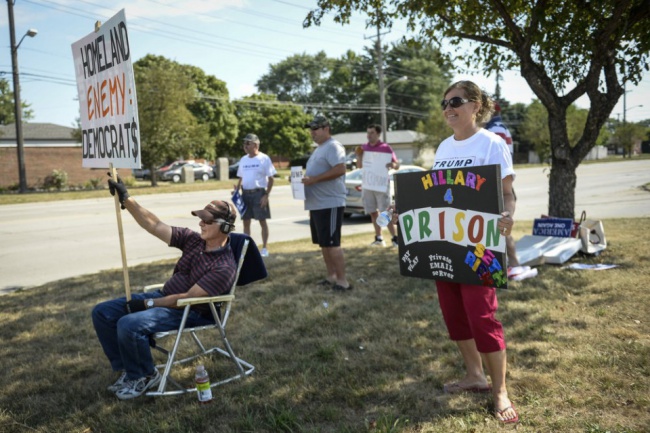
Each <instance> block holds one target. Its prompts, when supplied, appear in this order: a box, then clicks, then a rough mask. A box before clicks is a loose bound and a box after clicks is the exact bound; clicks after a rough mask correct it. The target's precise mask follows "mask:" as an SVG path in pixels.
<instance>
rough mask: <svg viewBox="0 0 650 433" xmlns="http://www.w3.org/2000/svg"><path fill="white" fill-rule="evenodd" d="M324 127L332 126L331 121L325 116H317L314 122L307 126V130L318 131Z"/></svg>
mask: <svg viewBox="0 0 650 433" xmlns="http://www.w3.org/2000/svg"><path fill="white" fill-rule="evenodd" d="M324 126H330V121H329V120H327V117H325V116H316V117H314V120H312V121H311V122H309V123H307V124H305V128H310V129H316V128H322V127H324Z"/></svg>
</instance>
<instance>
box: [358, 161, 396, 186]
mask: <svg viewBox="0 0 650 433" xmlns="http://www.w3.org/2000/svg"><path fill="white" fill-rule="evenodd" d="M392 158H393V156H392V155H391V154H390V153H384V152H363V177H362V186H363V189H367V190H370V191H379V192H384V193H388V183H389V180H390V179H389V177H388V169H387V168H386V165H387V164H388V163H390V162H391V161H392Z"/></svg>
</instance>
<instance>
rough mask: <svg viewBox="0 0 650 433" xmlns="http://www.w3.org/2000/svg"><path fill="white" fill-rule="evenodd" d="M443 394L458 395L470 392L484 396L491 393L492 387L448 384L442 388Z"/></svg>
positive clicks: (456, 383)
mask: <svg viewBox="0 0 650 433" xmlns="http://www.w3.org/2000/svg"><path fill="white" fill-rule="evenodd" d="M442 390H443V392H444V393H445V394H459V393H461V392H471V393H475V394H485V393H488V392H492V387H491V386H490V385H488V386H467V387H465V386H461V385H460V384H459V383H458V382H454V383H450V384H447V385H445V386H444V387H443V388H442Z"/></svg>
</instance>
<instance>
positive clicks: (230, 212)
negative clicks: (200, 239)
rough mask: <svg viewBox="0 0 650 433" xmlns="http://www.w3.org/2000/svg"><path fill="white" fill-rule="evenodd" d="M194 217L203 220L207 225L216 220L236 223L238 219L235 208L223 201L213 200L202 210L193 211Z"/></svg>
mask: <svg viewBox="0 0 650 433" xmlns="http://www.w3.org/2000/svg"><path fill="white" fill-rule="evenodd" d="M192 215H194V216H197V217H199V218H201V219H202V220H203V221H205V222H207V223H212V222H214V221H215V220H218V219H222V220H226V221H228V222H229V223H234V222H235V218H237V213H236V211H235V210H234V206H231V205H230V203H228V202H226V201H223V200H212V201H211V202H210V203H208V204H207V206H206V207H204V208H203V209H201V210H193V211H192Z"/></svg>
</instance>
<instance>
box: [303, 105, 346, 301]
mask: <svg viewBox="0 0 650 433" xmlns="http://www.w3.org/2000/svg"><path fill="white" fill-rule="evenodd" d="M305 127H306V128H309V130H310V132H311V137H312V139H313V140H314V142H315V143H316V144H318V147H317V148H316V150H314V152H313V153H312V154H311V156H310V157H309V160H308V161H307V167H306V169H305V176H304V177H303V179H302V182H303V183H304V184H305V210H308V211H309V225H310V228H311V238H312V242H313V243H315V244H318V246H320V248H321V252H322V254H323V260H324V261H325V267H326V269H327V276H326V278H325V279H324V280H322V281H321V282H319V283H318V284H319V285H325V286H331V287H332V289H333V290H338V291H344V290H351V289H352V286H351V285H350V283H348V280H347V279H346V276H345V258H344V257H343V249H342V248H341V225H342V224H343V209H344V208H345V150H344V149H343V145H342V144H341V143H339V142H338V141H336V140H334V139H333V138H332V133H331V129H330V123H329V121H328V120H327V118H325V117H324V116H316V117H314V120H312V121H311V122H309V123H308V124H306V125H305Z"/></svg>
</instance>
